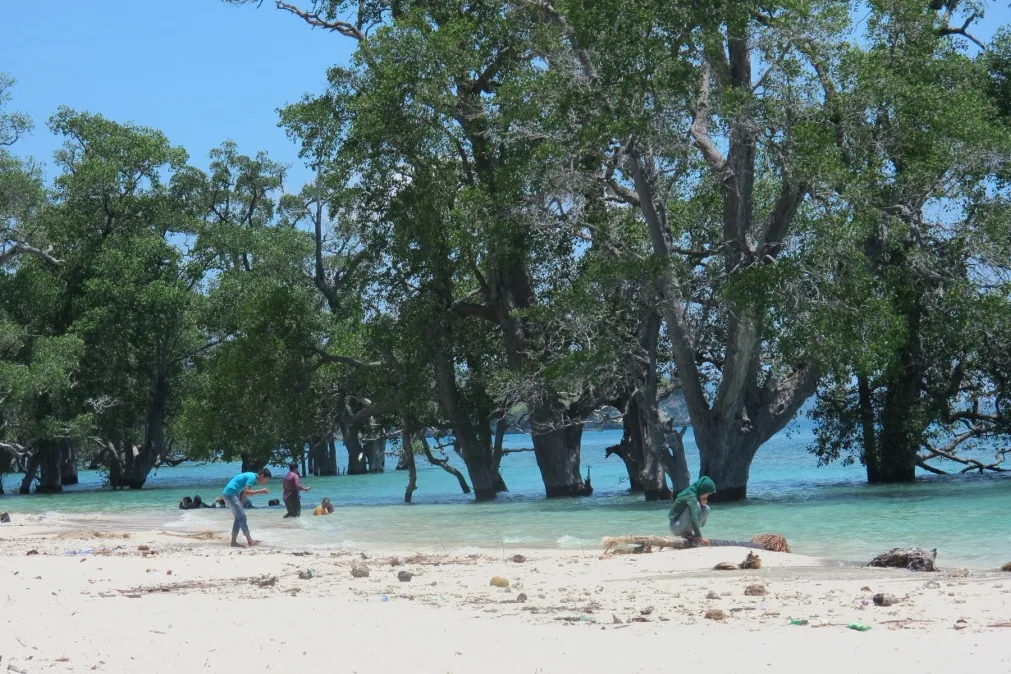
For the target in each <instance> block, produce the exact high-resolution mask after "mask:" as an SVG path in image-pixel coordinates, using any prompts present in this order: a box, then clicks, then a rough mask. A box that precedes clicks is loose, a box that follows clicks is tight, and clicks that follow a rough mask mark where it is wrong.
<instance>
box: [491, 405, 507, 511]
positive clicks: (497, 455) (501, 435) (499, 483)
mask: <svg viewBox="0 0 1011 674" xmlns="http://www.w3.org/2000/svg"><path fill="white" fill-rule="evenodd" d="M507 430H509V421H508V419H506V416H505V415H504V414H503V415H502V416H501V417H500V418H499V419H497V420H496V421H495V445H494V447H493V448H492V456H491V471H492V480H493V481H494V483H495V491H496V492H503V491H509V488H508V487H506V483H505V480H503V479H502V457H503V456H505V452H504V451H503V449H502V444H503V443H504V442H505V434H506V431H507Z"/></svg>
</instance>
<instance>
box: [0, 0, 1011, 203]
mask: <svg viewBox="0 0 1011 674" xmlns="http://www.w3.org/2000/svg"><path fill="white" fill-rule="evenodd" d="M1009 20H1011V11H1009V9H1008V3H1007V0H999V1H998V2H992V3H990V4H989V9H988V11H987V17H986V19H985V21H983V22H982V23H981V24H980V25H979V26H977V33H978V34H979V35H980V37H983V38H988V37H989V36H990V35H992V34H993V33H994V32H995V31H996V29H997V28H998V27H999V26H1001V25H1004V24H1006V23H1008V21H1009ZM0 30H2V35H3V37H2V39H0V71H5V72H7V73H8V74H10V75H12V76H13V77H14V78H15V79H16V80H17V81H18V83H17V86H16V87H15V89H14V101H13V107H14V109H18V110H23V111H25V112H27V113H28V114H30V115H31V116H32V118H33V119H34V120H35V123H36V128H35V132H34V134H33V135H32V136H30V137H29V138H27V139H25V140H24V141H22V142H21V143H20V144H19V146H18V148H17V150H16V151H17V152H19V153H22V154H31V155H33V156H34V157H35V158H36V159H37V160H40V161H43V162H48V161H49V160H50V158H51V157H52V153H53V150H54V149H56V147H57V146H58V144H59V141H58V139H56V138H54V137H53V136H52V135H51V134H50V133H49V131H48V129H46V126H45V121H46V119H47V118H48V117H49V116H50V115H51V114H52V113H53V112H54V111H55V110H56V109H57V107H58V106H60V105H67V106H70V107H72V108H75V109H78V110H87V111H90V112H99V113H101V114H103V115H105V116H106V117H108V118H110V119H114V120H116V121H120V122H134V123H137V124H143V125H146V126H150V127H154V128H156V129H160V130H162V131H163V132H165V134H166V135H167V136H168V137H169V139H170V140H171V141H172V142H173V143H174V144H176V145H182V146H183V147H185V148H186V149H187V150H188V151H189V153H190V161H191V162H192V163H193V164H195V165H197V166H206V163H207V153H208V151H209V150H210V149H211V148H213V147H216V146H217V145H219V144H220V143H221V142H222V141H224V140H226V139H231V140H234V141H235V142H237V143H238V145H239V148H240V150H241V151H242V152H244V153H247V154H254V153H255V152H256V151H258V150H266V151H267V152H269V153H270V155H271V157H273V158H274V159H276V160H279V161H283V162H286V163H289V164H291V169H290V171H289V175H288V184H287V185H286V187H287V188H288V189H289V190H292V191H297V190H298V189H299V188H300V186H301V185H302V183H304V182H306V181H307V180H308V179H310V177H311V174H310V172H309V171H308V170H306V169H305V168H304V166H303V165H302V162H301V161H300V160H299V159H298V156H297V148H296V147H295V145H294V144H292V143H291V142H290V141H289V140H288V139H287V138H286V137H285V135H284V132H283V131H282V130H281V129H279V128H277V113H276V109H277V108H278V107H280V106H283V105H284V104H285V103H290V102H293V101H295V100H297V99H298V98H299V97H301V95H302V94H303V93H305V92H319V91H321V90H322V89H323V88H324V86H325V84H326V79H325V74H326V69H327V68H328V67H329V66H331V65H333V64H336V63H344V62H346V61H347V59H348V57H349V55H350V53H351V51H352V48H353V44H352V42H351V41H350V40H348V39H347V38H344V37H341V36H339V35H335V34H330V33H324V32H322V31H318V30H317V31H314V30H311V29H310V28H309V27H308V26H306V25H305V24H303V23H302V22H301V21H300V20H298V19H297V18H295V17H293V16H291V15H289V14H286V13H282V12H279V11H277V10H276V9H275V8H274V6H273V2H271V1H270V0H265V2H264V3H263V7H261V8H260V9H256V7H255V5H245V6H234V5H227V4H225V3H223V2H221V0H161V1H160V2H156V1H155V0H50V2H47V3H39V2H38V1H37V0H0Z"/></svg>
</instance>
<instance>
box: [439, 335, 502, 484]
mask: <svg viewBox="0 0 1011 674" xmlns="http://www.w3.org/2000/svg"><path fill="white" fill-rule="evenodd" d="M447 323H448V321H447V320H446V319H445V317H442V320H441V321H440V322H439V324H438V326H437V328H438V330H439V332H438V333H437V337H440V341H441V344H442V345H443V346H444V345H445V344H447V343H448V342H449V340H448V326H447ZM434 358H435V383H436V390H437V392H438V396H439V406H440V407H441V408H442V411H443V413H444V414H445V415H446V417H447V418H448V419H449V423H450V426H451V427H452V429H453V443H454V446H455V448H456V453H457V454H458V455H459V456H460V458H462V459H463V462H464V465H466V466H467V472H468V473H469V474H470V481H471V484H473V485H474V498H476V499H477V500H478V501H490V500H493V499H494V498H495V496H496V494H498V492H499V491H500V490H499V486H502V487H504V486H505V485H504V483H502V478H501V476H500V475H499V474H498V470H497V469H496V466H495V459H494V456H492V452H491V442H490V440H489V442H488V443H482V442H481V440H480V436H479V434H480V433H482V432H484V433H485V435H486V436H487V435H489V434H490V432H491V428H490V427H488V428H484V429H482V428H478V427H477V424H475V422H474V420H473V419H472V418H471V417H470V416H469V415H468V414H467V413H466V412H464V411H463V410H462V409H461V405H460V390H459V388H458V387H457V384H456V370H455V369H454V367H453V360H452V357H451V356H450V354H449V353H448V349H447V348H438V349H436V351H435V353H434ZM421 442H422V446H423V447H424V449H425V456H426V458H427V459H428V460H429V462H430V463H433V464H434V465H437V466H440V467H441V468H442V469H443V470H446V471H447V472H450V473H452V474H454V475H455V476H456V477H457V480H458V481H459V482H460V488H461V489H462V490H463V492H464V493H465V494H467V493H470V487H469V486H468V485H467V482H466V480H464V479H463V476H462V475H460V474H459V471H457V470H456V469H455V468H453V467H452V466H450V465H449V462H448V461H445V460H442V459H436V458H435V457H434V456H433V455H432V453H431V451H430V450H429V447H428V438H426V437H425V435H424V433H423V432H422V434H421Z"/></svg>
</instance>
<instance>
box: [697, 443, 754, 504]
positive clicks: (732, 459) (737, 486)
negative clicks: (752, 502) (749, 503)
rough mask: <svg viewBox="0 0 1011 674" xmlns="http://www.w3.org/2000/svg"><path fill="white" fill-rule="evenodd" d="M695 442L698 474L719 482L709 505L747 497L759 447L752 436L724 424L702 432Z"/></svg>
mask: <svg viewBox="0 0 1011 674" xmlns="http://www.w3.org/2000/svg"><path fill="white" fill-rule="evenodd" d="M695 442H696V443H697V444H698V446H699V455H700V459H701V462H700V464H701V465H700V468H699V475H700V476H702V475H705V476H707V477H709V478H711V479H712V480H713V482H714V483H716V493H715V494H712V495H711V496H710V497H709V500H710V502H728V501H740V500H743V499H745V498H747V497H748V475H749V474H750V472H751V462H752V460H753V459H754V458H755V451H756V450H757V449H758V446H757V445H756V443H755V438H754V434H753V433H748V434H740V433H737V432H735V430H734V429H733V428H732V427H729V426H728V425H724V426H722V427H720V428H716V429H711V430H708V431H707V432H703V433H701V434H700V433H699V432H698V429H696V433H695Z"/></svg>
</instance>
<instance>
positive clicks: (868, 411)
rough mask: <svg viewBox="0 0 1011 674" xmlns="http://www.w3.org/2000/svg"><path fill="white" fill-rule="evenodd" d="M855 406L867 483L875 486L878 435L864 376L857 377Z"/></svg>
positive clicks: (877, 480)
mask: <svg viewBox="0 0 1011 674" xmlns="http://www.w3.org/2000/svg"><path fill="white" fill-rule="evenodd" d="M857 404H858V405H859V406H860V427H861V430H862V433H863V436H862V437H863V460H864V467H865V468H866V469H867V482H868V483H870V484H876V483H878V482H880V481H881V479H880V478H879V476H878V462H879V460H880V459H879V458H878V443H877V440H878V435H877V428H876V427H875V426H876V424H875V420H874V401H873V400H872V392H871V386H870V382H869V381H868V379H867V376H866V375H862V374H861V375H858V376H857Z"/></svg>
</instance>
